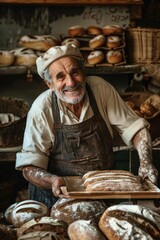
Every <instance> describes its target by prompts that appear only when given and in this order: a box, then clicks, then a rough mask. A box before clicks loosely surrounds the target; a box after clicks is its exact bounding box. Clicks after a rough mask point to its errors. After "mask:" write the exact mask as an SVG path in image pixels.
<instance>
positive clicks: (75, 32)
mask: <svg viewBox="0 0 160 240" xmlns="http://www.w3.org/2000/svg"><path fill="white" fill-rule="evenodd" d="M84 34H85V29H84V28H83V27H82V26H79V25H76V26H72V27H69V28H68V35H69V36H70V37H80V36H83V35H84Z"/></svg>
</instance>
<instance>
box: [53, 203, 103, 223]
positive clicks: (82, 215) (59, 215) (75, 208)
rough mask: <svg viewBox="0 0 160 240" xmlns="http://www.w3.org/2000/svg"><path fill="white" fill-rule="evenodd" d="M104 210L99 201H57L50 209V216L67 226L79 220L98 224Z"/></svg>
mask: <svg viewBox="0 0 160 240" xmlns="http://www.w3.org/2000/svg"><path fill="white" fill-rule="evenodd" d="M105 209H106V205H105V203H104V202H103V201H101V200H80V199H59V200H58V201H57V202H56V203H55V204H54V205H53V207H52V208H51V214H50V216H51V217H52V218H54V219H60V220H63V221H64V222H66V223H67V224H71V223H72V222H74V221H76V220H80V219H83V220H92V221H93V222H98V221H99V218H100V216H101V214H102V213H103V212H104V211H105Z"/></svg>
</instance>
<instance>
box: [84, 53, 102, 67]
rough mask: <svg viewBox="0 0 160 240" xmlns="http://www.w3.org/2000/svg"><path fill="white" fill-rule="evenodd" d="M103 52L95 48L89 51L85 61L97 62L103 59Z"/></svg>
mask: <svg viewBox="0 0 160 240" xmlns="http://www.w3.org/2000/svg"><path fill="white" fill-rule="evenodd" d="M104 58H105V57H104V54H103V52H102V51H100V50H95V51H92V52H90V53H89V55H88V57H87V62H88V63H89V64H92V65H94V64H99V63H101V62H102V61H103V60H104Z"/></svg>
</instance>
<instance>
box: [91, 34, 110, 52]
mask: <svg viewBox="0 0 160 240" xmlns="http://www.w3.org/2000/svg"><path fill="white" fill-rule="evenodd" d="M105 41H106V38H105V37H104V36H103V35H102V34H101V35H97V36H96V37H94V38H92V39H91V40H90V41H89V47H90V48H92V49H96V48H99V47H102V46H103V45H104V44H105Z"/></svg>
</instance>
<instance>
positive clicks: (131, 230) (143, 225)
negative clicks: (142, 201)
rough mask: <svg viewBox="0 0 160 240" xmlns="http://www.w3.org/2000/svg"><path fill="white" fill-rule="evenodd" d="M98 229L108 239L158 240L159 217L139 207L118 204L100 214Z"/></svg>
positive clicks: (159, 235) (159, 237)
mask: <svg viewBox="0 0 160 240" xmlns="http://www.w3.org/2000/svg"><path fill="white" fill-rule="evenodd" d="M99 227H100V229H101V230H102V232H103V233H104V234H105V236H106V237H108V239H113V240H114V239H115V240H117V239H118V240H124V239H126V240H130V239H132V238H131V237H132V236H134V237H135V238H134V239H152V240H153V239H160V215H159V214H158V213H156V212H154V211H152V210H150V209H148V208H145V207H143V206H139V205H131V204H128V205H127V204H119V205H115V206H111V207H109V208H107V209H106V211H105V212H104V213H103V214H102V216H101V218H100V221H99Z"/></svg>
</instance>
